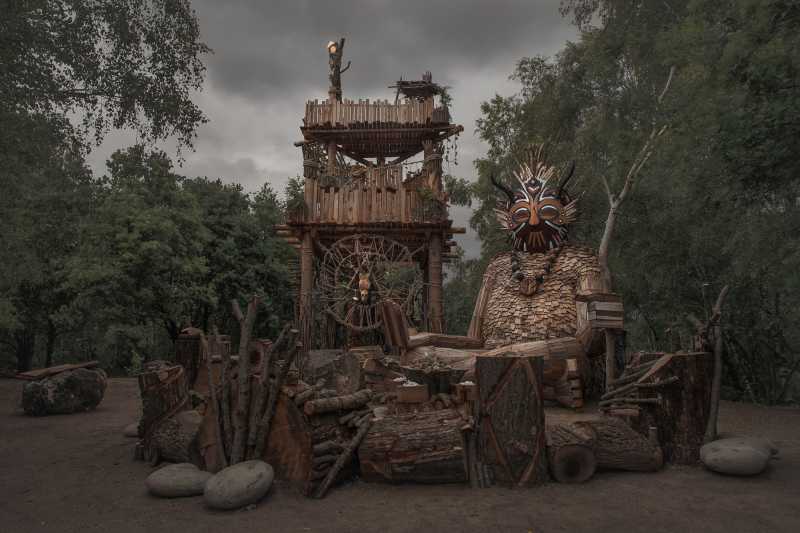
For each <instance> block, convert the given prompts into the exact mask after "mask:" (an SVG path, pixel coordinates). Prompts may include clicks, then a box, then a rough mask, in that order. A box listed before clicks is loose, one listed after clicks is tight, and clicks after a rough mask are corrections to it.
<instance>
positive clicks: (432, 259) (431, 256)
mask: <svg viewBox="0 0 800 533" xmlns="http://www.w3.org/2000/svg"><path fill="white" fill-rule="evenodd" d="M428 283H429V285H428V314H429V316H430V322H431V324H430V330H431V333H443V330H444V324H443V320H442V316H443V307H444V304H443V300H442V234H441V233H433V234H431V237H430V242H429V243H428Z"/></svg>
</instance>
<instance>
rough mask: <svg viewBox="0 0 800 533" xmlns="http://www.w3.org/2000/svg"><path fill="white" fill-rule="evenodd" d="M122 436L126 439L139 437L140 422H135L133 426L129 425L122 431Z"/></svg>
mask: <svg viewBox="0 0 800 533" xmlns="http://www.w3.org/2000/svg"><path fill="white" fill-rule="evenodd" d="M122 435H123V436H125V437H132V438H135V437H138V436H139V422H134V423H132V424H128V425H127V426H125V428H124V429H123V430H122Z"/></svg>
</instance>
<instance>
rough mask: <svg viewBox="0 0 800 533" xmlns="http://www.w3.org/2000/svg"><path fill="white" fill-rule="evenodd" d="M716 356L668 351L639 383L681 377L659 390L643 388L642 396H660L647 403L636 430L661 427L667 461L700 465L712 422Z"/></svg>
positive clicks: (659, 433) (661, 439)
mask: <svg viewBox="0 0 800 533" xmlns="http://www.w3.org/2000/svg"><path fill="white" fill-rule="evenodd" d="M713 366H714V358H713V355H712V354H710V353H688V354H681V353H677V354H668V355H665V356H663V357H662V359H661V360H659V361H658V362H657V363H656V364H655V365H654V367H653V369H654V370H653V371H652V373H648V374H646V375H645V376H643V377H642V378H641V379H639V381H638V382H639V383H650V382H653V381H656V382H658V381H660V382H664V381H666V380H668V379H670V378H672V377H673V376H674V377H677V380H676V382H675V384H674V385H672V386H668V387H662V388H657V389H648V388H640V389H639V396H640V397H641V398H654V399H658V400H659V401H658V403H656V404H644V405H642V406H641V407H640V410H641V415H640V416H639V418H638V420H637V421H636V426H635V427H636V429H637V430H638V431H639V432H640V433H643V434H644V433H646V432H647V431H648V429H649V428H650V427H656V428H658V440H659V442H660V443H661V447H662V448H663V450H664V460H665V461H666V462H668V463H675V464H696V463H697V462H698V461H699V460H700V447H701V446H702V445H703V435H704V433H705V430H706V424H707V423H708V414H709V408H710V402H711V380H712V377H713Z"/></svg>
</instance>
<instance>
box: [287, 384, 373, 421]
mask: <svg viewBox="0 0 800 533" xmlns="http://www.w3.org/2000/svg"><path fill="white" fill-rule="evenodd" d="M370 399H372V391H371V390H369V389H362V390H360V391H358V392H355V393H353V394H345V395H344V396H335V397H333V398H320V399H319V400H310V401H308V402H306V403H305V405H304V406H303V412H305V414H307V415H308V416H312V415H315V414H320V413H329V412H331V411H343V410H345V409H356V408H358V407H361V406H362V405H366V404H367V402H369V401H370Z"/></svg>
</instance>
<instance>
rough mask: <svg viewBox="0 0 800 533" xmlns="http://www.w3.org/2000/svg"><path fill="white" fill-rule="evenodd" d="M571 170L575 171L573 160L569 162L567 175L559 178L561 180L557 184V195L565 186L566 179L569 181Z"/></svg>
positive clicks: (559, 194)
mask: <svg viewBox="0 0 800 533" xmlns="http://www.w3.org/2000/svg"><path fill="white" fill-rule="evenodd" d="M573 172H575V161H573V162H572V163H570V166H569V172H567V175H566V176H564V177H563V178H562V179H561V181H560V182H559V184H558V196H559V197H560V196H561V193H562V192H563V191H564V187H566V186H567V182H568V181H569V179H570V178H571V177H572V173H573Z"/></svg>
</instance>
